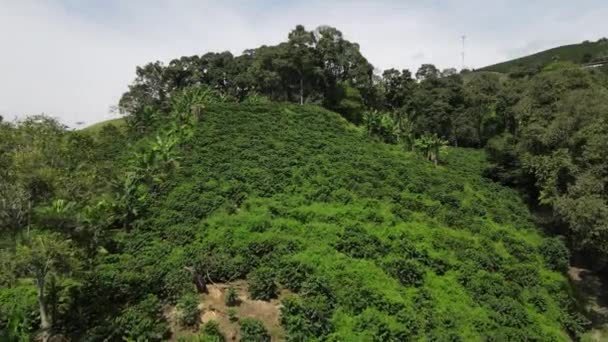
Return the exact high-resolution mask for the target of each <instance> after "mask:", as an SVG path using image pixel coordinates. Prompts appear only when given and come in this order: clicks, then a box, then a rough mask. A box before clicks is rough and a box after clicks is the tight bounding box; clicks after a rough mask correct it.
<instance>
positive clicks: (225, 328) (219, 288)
mask: <svg viewBox="0 0 608 342" xmlns="http://www.w3.org/2000/svg"><path fill="white" fill-rule="evenodd" d="M207 287H208V290H209V293H208V294H202V295H200V300H201V301H200V304H199V308H200V309H201V317H200V325H201V326H202V325H204V324H205V323H207V322H209V321H211V320H213V321H216V322H217V323H218V324H219V326H220V329H221V331H222V333H223V334H224V336H225V337H226V340H227V341H239V340H240V329H239V326H240V325H239V321H240V320H242V319H244V318H256V319H258V320H260V321H261V322H262V323H264V326H265V327H266V329H267V330H268V332H269V333H270V335H271V337H272V341H283V340H284V339H285V338H284V332H283V329H282V328H281V323H280V309H281V299H282V298H284V297H285V296H288V295H290V294H291V293H290V292H289V291H282V292H281V293H280V295H279V297H278V298H277V299H272V300H270V301H263V300H254V299H251V298H250V297H249V293H248V291H247V282H245V281H235V282H231V283H225V284H224V283H216V284H210V285H208V286H207ZM230 287H233V288H234V289H235V290H236V291H237V293H238V297H239V304H238V305H235V306H232V307H229V306H227V305H226V303H225V297H226V294H227V293H228V289H229V288H230ZM230 309H233V311H234V312H235V317H236V320H235V321H231V320H230V316H229V310H230ZM165 317H167V320H168V321H169V322H170V325H171V330H172V332H173V338H172V341H177V340H178V338H179V337H185V336H192V335H195V334H197V331H188V330H186V329H184V328H182V327H180V326H179V323H178V321H179V320H178V318H179V312H177V310H176V309H175V307H169V308H167V309H166V310H165Z"/></svg>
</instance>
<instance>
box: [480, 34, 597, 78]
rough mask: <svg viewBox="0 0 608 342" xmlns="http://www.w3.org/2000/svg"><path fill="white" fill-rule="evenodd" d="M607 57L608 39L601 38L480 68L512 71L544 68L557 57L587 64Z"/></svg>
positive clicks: (482, 69)
mask: <svg viewBox="0 0 608 342" xmlns="http://www.w3.org/2000/svg"><path fill="white" fill-rule="evenodd" d="M607 58H608V41H606V40H599V41H597V42H583V43H580V44H572V45H564V46H560V47H556V48H553V49H549V50H545V51H541V52H538V53H535V54H532V55H529V56H525V57H521V58H517V59H513V60H510V61H506V62H502V63H498V64H494V65H489V66H486V67H483V68H480V69H478V70H481V71H495V72H500V73H510V72H513V71H515V70H517V69H518V68H542V67H544V66H546V65H548V64H550V63H551V62H553V61H555V60H556V59H557V60H559V61H567V62H572V63H575V64H585V63H589V62H591V61H593V60H596V59H607Z"/></svg>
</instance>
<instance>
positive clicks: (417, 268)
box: [384, 258, 425, 286]
mask: <svg viewBox="0 0 608 342" xmlns="http://www.w3.org/2000/svg"><path fill="white" fill-rule="evenodd" d="M384 268H385V269H386V270H387V272H388V273H389V274H390V275H392V276H393V277H395V278H397V280H399V282H400V283H401V284H403V285H404V286H420V285H422V283H423V282H424V273H425V270H424V266H422V264H420V262H418V261H415V260H412V259H403V258H400V259H395V260H391V261H388V262H386V263H385V264H384Z"/></svg>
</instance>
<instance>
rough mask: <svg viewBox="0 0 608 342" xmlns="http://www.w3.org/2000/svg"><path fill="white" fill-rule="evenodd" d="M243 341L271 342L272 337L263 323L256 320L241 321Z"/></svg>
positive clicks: (246, 319)
mask: <svg viewBox="0 0 608 342" xmlns="http://www.w3.org/2000/svg"><path fill="white" fill-rule="evenodd" d="M240 324H241V341H243V342H270V335H269V334H268V331H267V330H266V327H264V324H262V322H261V321H259V320H257V319H254V318H245V319H243V320H241V323H240Z"/></svg>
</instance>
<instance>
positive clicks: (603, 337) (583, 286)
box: [568, 267, 608, 341]
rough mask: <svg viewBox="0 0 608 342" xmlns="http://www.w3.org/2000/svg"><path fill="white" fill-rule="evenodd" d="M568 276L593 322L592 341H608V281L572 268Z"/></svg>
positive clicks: (595, 274)
mask: <svg viewBox="0 0 608 342" xmlns="http://www.w3.org/2000/svg"><path fill="white" fill-rule="evenodd" d="M568 275H569V276H570V279H571V280H572V284H573V285H574V286H575V288H576V290H577V293H578V295H579V297H580V299H581V300H582V301H583V303H584V306H585V309H586V310H587V312H588V313H589V318H590V319H591V322H592V327H593V328H592V330H591V332H590V333H589V337H590V338H591V340H592V341H608V280H607V279H602V278H601V277H600V276H598V274H597V273H595V272H593V271H591V270H588V269H584V268H579V267H570V269H569V270H568Z"/></svg>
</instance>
